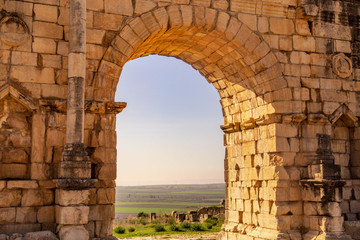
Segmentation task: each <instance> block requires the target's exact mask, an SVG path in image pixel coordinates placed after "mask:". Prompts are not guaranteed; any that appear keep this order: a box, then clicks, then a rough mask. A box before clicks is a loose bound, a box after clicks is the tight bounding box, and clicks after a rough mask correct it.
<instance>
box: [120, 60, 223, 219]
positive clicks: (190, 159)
mask: <svg viewBox="0 0 360 240" xmlns="http://www.w3.org/2000/svg"><path fill="white" fill-rule="evenodd" d="M115 98H116V101H126V102H128V107H127V109H126V110H125V111H124V112H122V113H121V114H119V115H118V116H117V158H118V160H117V166H118V171H117V176H118V177H117V181H116V183H117V186H118V187H117V193H116V202H117V203H119V202H122V203H124V202H125V203H128V204H125V207H124V206H123V205H121V204H118V205H117V206H116V213H117V214H116V219H123V218H125V217H128V216H136V215H137V212H135V211H144V212H149V211H151V209H152V208H153V209H154V208H158V209H157V211H158V213H159V212H161V208H163V211H164V212H166V211H169V210H171V208H172V207H173V208H174V209H173V210H179V201H180V202H182V203H183V204H184V209H186V208H187V209H188V210H190V209H194V208H196V204H198V205H199V206H211V205H218V204H219V202H220V201H219V200H221V199H224V198H225V184H224V172H223V171H224V163H223V160H224V152H225V149H224V146H223V132H222V130H221V129H220V128H219V126H220V125H221V124H222V122H223V117H222V112H221V104H220V103H219V100H220V99H219V95H218V93H217V91H216V89H215V88H213V87H212V86H211V85H210V84H208V83H207V82H206V80H205V79H204V77H203V76H201V75H200V74H199V73H198V72H197V71H196V70H194V69H193V68H192V67H191V66H190V65H188V64H186V63H184V62H183V61H180V60H178V59H175V58H172V57H164V56H158V55H152V56H147V57H144V58H138V59H136V60H133V61H130V62H128V63H127V64H126V65H125V67H124V69H123V71H122V74H121V77H120V80H119V84H118V87H117V92H116V96H115ZM144 185H157V186H153V187H151V188H150V187H149V186H148V187H146V189H149V191H146V190H144V188H142V187H141V186H144ZM159 185H162V186H159ZM169 185H174V186H169ZM185 185H186V186H185ZM191 185H197V186H191ZM128 186H133V187H128ZM157 191H160V192H157ZM182 191H184V192H189V193H188V194H182V195H181V196H179V192H182ZM196 191H200V192H201V194H197V193H196ZM173 192H176V193H173ZM139 193H140V195H139ZM164 193H166V195H164ZM176 194H177V197H176ZM146 202H148V203H151V204H156V203H157V202H158V203H159V204H156V206H155V205H153V206H151V207H149V206H146V205H147V204H146ZM164 202H166V203H167V204H165V205H164V206H161V205H162V204H163V203H164ZM195 202H197V203H196V204H194V203H195ZM131 203H133V205H132V204H131ZM139 203H141V204H140V206H139ZM186 203H189V204H188V206H186ZM201 204H202V205H201ZM135 205H136V207H135ZM154 206H155V207H154ZM132 207H133V209H134V210H133V211H134V212H133V213H131V214H130V211H131V210H130V209H129V208H132ZM142 207H143V208H142ZM159 208H160V209H159ZM139 209H140V210H139ZM154 211H155V210H154Z"/></svg>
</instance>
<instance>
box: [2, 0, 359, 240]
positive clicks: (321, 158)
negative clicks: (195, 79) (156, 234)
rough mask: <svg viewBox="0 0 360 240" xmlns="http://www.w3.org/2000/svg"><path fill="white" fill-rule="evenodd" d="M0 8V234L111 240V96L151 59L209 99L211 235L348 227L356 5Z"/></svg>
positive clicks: (9, 3) (194, 1)
mask: <svg viewBox="0 0 360 240" xmlns="http://www.w3.org/2000/svg"><path fill="white" fill-rule="evenodd" d="M86 3H87V5H86ZM0 7H1V9H2V11H1V12H0V19H1V21H0V51H1V54H0V72H1V73H2V75H1V76H3V77H1V79H0V87H1V88H0V119H1V121H0V122H1V123H2V125H1V126H0V143H1V146H0V149H1V152H0V179H1V180H0V232H1V233H6V234H12V233H14V232H19V233H27V232H32V231H40V230H50V231H52V232H54V233H57V234H58V235H59V237H60V238H61V239H64V240H65V239H71V238H72V236H73V235H74V234H76V235H77V236H78V238H79V239H88V238H92V239H99V238H100V239H101V238H106V237H109V236H110V235H111V228H112V219H113V217H114V206H113V203H114V191H115V184H114V179H115V178H116V172H115V169H116V167H115V165H116V148H115V139H116V137H115V136H116V132H115V125H114V123H115V115H116V114H117V113H119V112H121V110H122V109H123V108H124V107H125V106H126V104H125V103H115V102H114V101H113V100H114V93H115V88H116V85H117V81H118V78H119V76H120V73H121V69H122V66H123V65H124V64H125V63H126V62H127V61H129V60H131V59H134V58H138V57H141V56H146V55H149V54H160V55H166V56H173V57H177V58H180V59H182V60H183V61H185V62H187V63H188V64H190V65H191V66H193V67H194V68H195V69H197V70H199V71H200V73H201V74H202V75H203V76H204V77H205V78H206V79H207V80H208V81H209V82H210V83H211V84H213V86H214V87H215V88H216V89H217V90H218V92H219V95H220V97H221V105H222V108H223V114H224V125H223V126H222V129H223V131H224V132H225V138H224V139H225V145H226V157H225V164H224V166H225V168H224V172H225V179H226V223H225V224H224V226H223V230H222V232H221V236H219V238H221V239H239V238H251V239H255V238H256V239H278V238H284V239H300V238H304V239H317V238H336V239H338V238H342V239H346V238H348V237H347V236H346V235H345V234H344V228H343V226H344V225H345V226H353V222H355V225H356V224H358V222H359V221H360V217H359V214H360V210H359V209H360V208H359V207H358V205H359V201H360V197H359V196H360V195H359V194H358V189H359V183H358V176H359V173H358V169H359V167H358V161H357V158H358V157H357V156H358V148H357V145H358V143H359V136H358V134H357V133H358V126H359V124H358V116H360V108H359V104H358V95H359V92H360V84H358V81H359V80H360V74H359V69H360V65H359V61H358V59H359V51H358V49H359V39H358V36H357V33H358V31H359V25H358V24H357V22H358V21H357V19H358V12H359V11H358V10H359V9H360V5H359V4H358V3H355V2H349V1H338V0H332V1H310V0H309V1H308V0H305V1H301V2H299V1H295V0H287V1H278V0H274V1H271V0H257V1H246V0H121V1H116V0H91V1H85V0H70V1H66V0H41V1H40V0H39V1H22V0H21V1H20V0H2V1H0ZM86 33H87V34H86ZM9 104H10V105H11V106H13V108H9V107H8V106H9ZM13 109H16V110H15V111H13ZM344 132H346V133H344ZM341 133H343V134H341ZM13 152H17V153H18V155H16V156H15V155H13V154H11V153H13ZM344 220H346V221H348V222H349V221H352V222H351V224H350V225H349V224H343V222H344ZM354 232H355V233H354ZM354 232H352V233H351V234H353V236H355V235H354V234H356V231H354Z"/></svg>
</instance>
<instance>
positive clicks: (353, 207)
mask: <svg viewBox="0 0 360 240" xmlns="http://www.w3.org/2000/svg"><path fill="white" fill-rule="evenodd" d="M350 212H351V213H360V201H357V200H350Z"/></svg>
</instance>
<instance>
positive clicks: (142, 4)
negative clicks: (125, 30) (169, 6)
mask: <svg viewBox="0 0 360 240" xmlns="http://www.w3.org/2000/svg"><path fill="white" fill-rule="evenodd" d="M155 7H156V3H154V2H152V1H149V0H137V1H136V3H135V14H143V13H145V12H149V11H150V10H151V9H153V8H155Z"/></svg>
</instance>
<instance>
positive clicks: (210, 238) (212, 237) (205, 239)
mask: <svg viewBox="0 0 360 240" xmlns="http://www.w3.org/2000/svg"><path fill="white" fill-rule="evenodd" d="M218 234H219V233H203V234H192V235H189V234H174V235H160V236H151V237H135V238H128V239H131V240H198V239H202V240H216V237H217V235H218Z"/></svg>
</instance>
